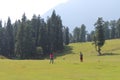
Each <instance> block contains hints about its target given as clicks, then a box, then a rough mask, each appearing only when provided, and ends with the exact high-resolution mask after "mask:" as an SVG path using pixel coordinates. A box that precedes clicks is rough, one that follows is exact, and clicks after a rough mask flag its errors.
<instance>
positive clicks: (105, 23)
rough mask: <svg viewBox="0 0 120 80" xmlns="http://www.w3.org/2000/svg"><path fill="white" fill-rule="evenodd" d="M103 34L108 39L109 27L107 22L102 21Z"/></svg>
mask: <svg viewBox="0 0 120 80" xmlns="http://www.w3.org/2000/svg"><path fill="white" fill-rule="evenodd" d="M104 36H105V40H107V39H110V29H109V22H108V21H106V22H104Z"/></svg>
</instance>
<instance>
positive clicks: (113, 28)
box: [110, 20, 116, 39]
mask: <svg viewBox="0 0 120 80" xmlns="http://www.w3.org/2000/svg"><path fill="white" fill-rule="evenodd" d="M110 27H111V31H110V38H111V39H115V38H116V21H115V20H112V21H110Z"/></svg>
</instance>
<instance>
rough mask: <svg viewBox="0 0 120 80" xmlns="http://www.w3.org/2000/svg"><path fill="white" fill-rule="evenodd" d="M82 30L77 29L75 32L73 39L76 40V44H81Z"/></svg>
mask: <svg viewBox="0 0 120 80" xmlns="http://www.w3.org/2000/svg"><path fill="white" fill-rule="evenodd" d="M80 31H81V30H80V28H78V27H75V28H74V30H73V38H74V42H80Z"/></svg>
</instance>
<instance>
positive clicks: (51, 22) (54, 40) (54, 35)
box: [47, 11, 63, 51]
mask: <svg viewBox="0 0 120 80" xmlns="http://www.w3.org/2000/svg"><path fill="white" fill-rule="evenodd" d="M47 28H48V36H49V38H48V39H49V42H48V44H49V48H50V49H49V51H50V50H51V49H52V51H57V50H62V49H63V34H62V28H63V26H62V21H61V18H60V16H57V15H56V13H55V11H53V13H52V15H51V17H50V18H48V20H47Z"/></svg>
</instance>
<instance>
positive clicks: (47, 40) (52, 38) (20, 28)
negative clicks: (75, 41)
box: [0, 10, 69, 59]
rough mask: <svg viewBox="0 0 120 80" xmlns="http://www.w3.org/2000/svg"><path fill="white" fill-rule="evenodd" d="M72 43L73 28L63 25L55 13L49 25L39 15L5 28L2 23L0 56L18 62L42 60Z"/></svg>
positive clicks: (49, 18) (8, 24) (24, 17)
mask: <svg viewBox="0 0 120 80" xmlns="http://www.w3.org/2000/svg"><path fill="white" fill-rule="evenodd" d="M67 44H69V29H68V27H64V26H63V24H62V20H61V17H60V16H59V15H57V14H56V12H55V10H54V11H53V13H52V15H51V16H50V17H48V18H47V21H46V22H45V21H44V19H43V18H41V17H40V16H39V15H38V16H36V15H33V17H32V19H31V20H29V19H27V17H26V15H25V14H23V16H22V18H21V20H17V21H15V23H11V19H10V17H9V18H8V20H7V23H5V24H4V26H2V20H1V21H0V55H3V56H6V57H8V58H14V59H36V58H37V59H41V58H43V57H44V56H46V55H49V54H50V53H51V52H56V51H61V50H63V49H64V45H67Z"/></svg>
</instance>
